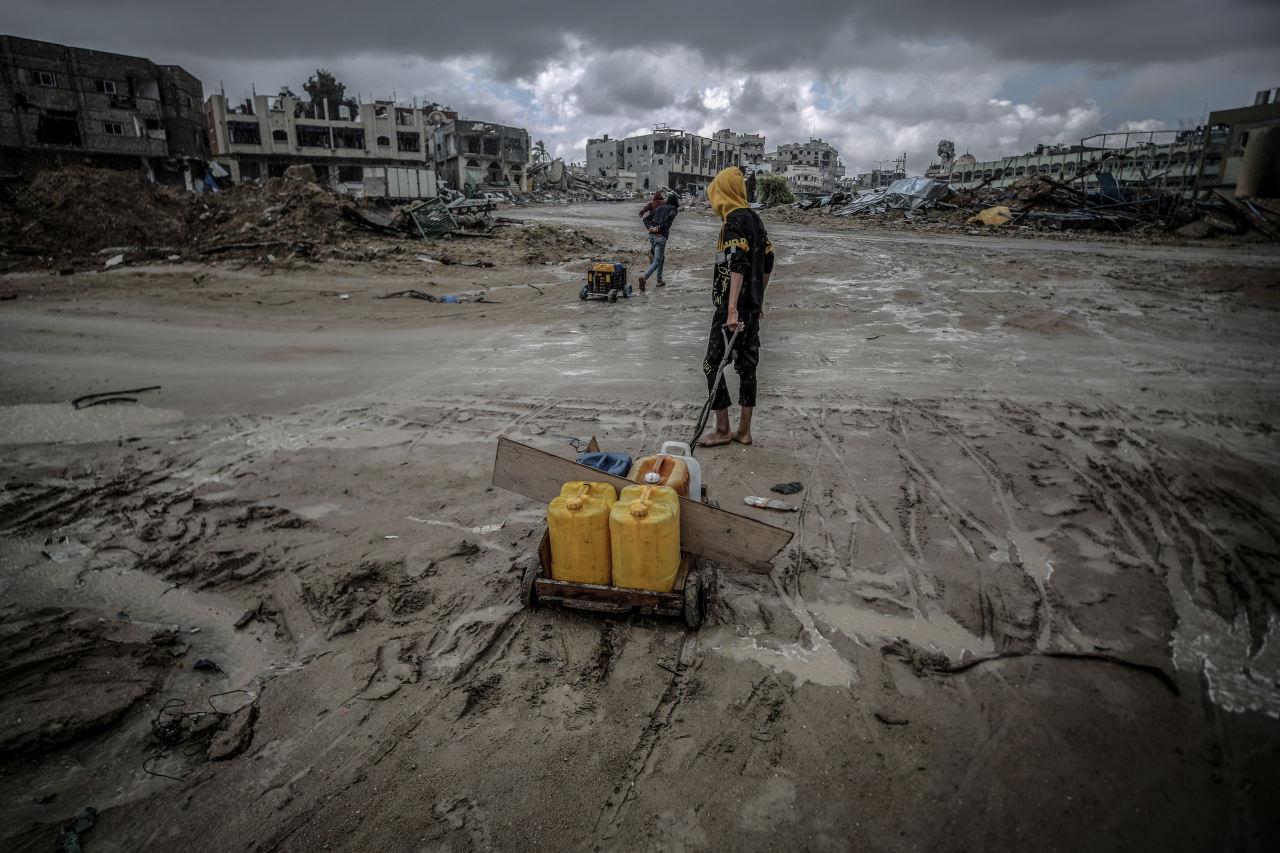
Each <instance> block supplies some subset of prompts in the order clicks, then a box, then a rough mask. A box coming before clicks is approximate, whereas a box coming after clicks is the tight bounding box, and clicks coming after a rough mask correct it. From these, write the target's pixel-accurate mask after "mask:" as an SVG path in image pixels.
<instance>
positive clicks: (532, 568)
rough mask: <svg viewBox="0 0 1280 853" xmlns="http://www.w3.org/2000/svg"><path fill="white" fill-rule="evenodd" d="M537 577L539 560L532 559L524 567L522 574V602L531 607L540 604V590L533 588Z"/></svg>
mask: <svg viewBox="0 0 1280 853" xmlns="http://www.w3.org/2000/svg"><path fill="white" fill-rule="evenodd" d="M537 577H538V564H537V561H535V560H530V561H529V564H528V565H527V566H525V567H524V574H522V575H521V576H520V603H521V604H523V605H524V606H525V607H528V608H530V609H533V608H535V607H537V606H538V591H537V590H535V589H534V588H533V582H534V580H535V579H536V578H537Z"/></svg>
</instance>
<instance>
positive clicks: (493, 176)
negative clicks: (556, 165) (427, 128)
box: [427, 116, 529, 192]
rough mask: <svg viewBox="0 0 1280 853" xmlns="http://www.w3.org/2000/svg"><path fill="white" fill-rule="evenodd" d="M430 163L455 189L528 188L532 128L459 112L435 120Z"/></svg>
mask: <svg viewBox="0 0 1280 853" xmlns="http://www.w3.org/2000/svg"><path fill="white" fill-rule="evenodd" d="M427 165H428V166H430V167H431V168H433V169H435V172H436V174H437V175H438V176H439V178H440V180H441V181H442V182H443V183H444V184H445V185H446V186H449V187H451V188H453V189H455V190H462V191H464V192H466V191H469V190H477V189H499V190H514V191H518V192H523V191H525V190H527V189H528V185H527V183H526V180H525V178H526V172H527V170H528V167H529V132H528V131H527V130H525V129H524V128H523V127H511V126H509V125H505V124H494V123H492V122H483V121H468V120H466V119H460V118H458V117H457V116H454V117H452V118H449V119H447V120H446V121H443V122H440V123H437V124H433V125H432V129H431V142H430V145H429V147H428V148H427Z"/></svg>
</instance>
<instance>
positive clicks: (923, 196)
mask: <svg viewBox="0 0 1280 853" xmlns="http://www.w3.org/2000/svg"><path fill="white" fill-rule="evenodd" d="M950 192H951V186H950V185H949V184H946V183H943V182H942V181H938V180H935V179H933V178H923V177H915V178H903V179H901V180H897V181H894V182H893V183H892V184H889V186H887V187H884V188H882V189H878V190H872V191H871V192H869V193H866V194H864V195H860V196H858V197H857V198H856V199H854V200H853V201H852V202H851V203H849V204H847V205H845V206H844V207H842V208H840V209H839V210H835V211H832V213H834V214H835V215H836V216H849V215H851V214H854V213H862V212H863V211H866V210H870V211H872V212H873V213H883V212H884V211H885V210H906V211H913V210H919V209H920V208H922V207H931V206H932V205H933V203H934V202H936V201H940V200H942V199H944V198H946V197H947V194H948V193H950Z"/></svg>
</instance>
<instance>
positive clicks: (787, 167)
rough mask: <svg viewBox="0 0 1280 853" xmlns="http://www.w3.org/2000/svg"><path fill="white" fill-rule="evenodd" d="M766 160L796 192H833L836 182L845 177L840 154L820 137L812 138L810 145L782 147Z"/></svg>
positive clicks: (799, 143)
mask: <svg viewBox="0 0 1280 853" xmlns="http://www.w3.org/2000/svg"><path fill="white" fill-rule="evenodd" d="M767 159H768V160H769V162H770V165H771V167H772V170H773V171H774V172H776V173H778V174H781V175H785V176H787V179H788V181H790V182H791V184H792V187H793V189H795V190H796V191H797V192H805V193H813V192H822V193H830V192H834V191H835V189H836V184H837V182H838V181H839V179H840V178H843V177H844V163H842V162H841V161H840V152H839V151H837V150H836V149H835V147H834V146H832V145H831V144H830V143H828V142H823V141H822V140H821V139H818V138H817V137H811V138H810V139H809V141H808V142H790V143H787V144H785V145H779V146H778V150H777V151H774V152H773V153H771V154H769V155H767ZM814 169H816V170H817V174H818V177H819V180H818V182H817V184H816V186H815V184H814V181H813V178H812V176H813V171H812V170H814Z"/></svg>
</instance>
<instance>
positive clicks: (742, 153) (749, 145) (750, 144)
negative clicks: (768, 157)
mask: <svg viewBox="0 0 1280 853" xmlns="http://www.w3.org/2000/svg"><path fill="white" fill-rule="evenodd" d="M711 138H712V139H714V140H716V141H717V142H733V143H736V144H737V146H738V165H740V166H754V165H756V164H758V163H762V162H764V134H762V133H734V132H733V131H732V130H730V129H729V128H727V127H726V128H725V129H724V130H717V131H716V132H715V133H714V134H712V135H711Z"/></svg>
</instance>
